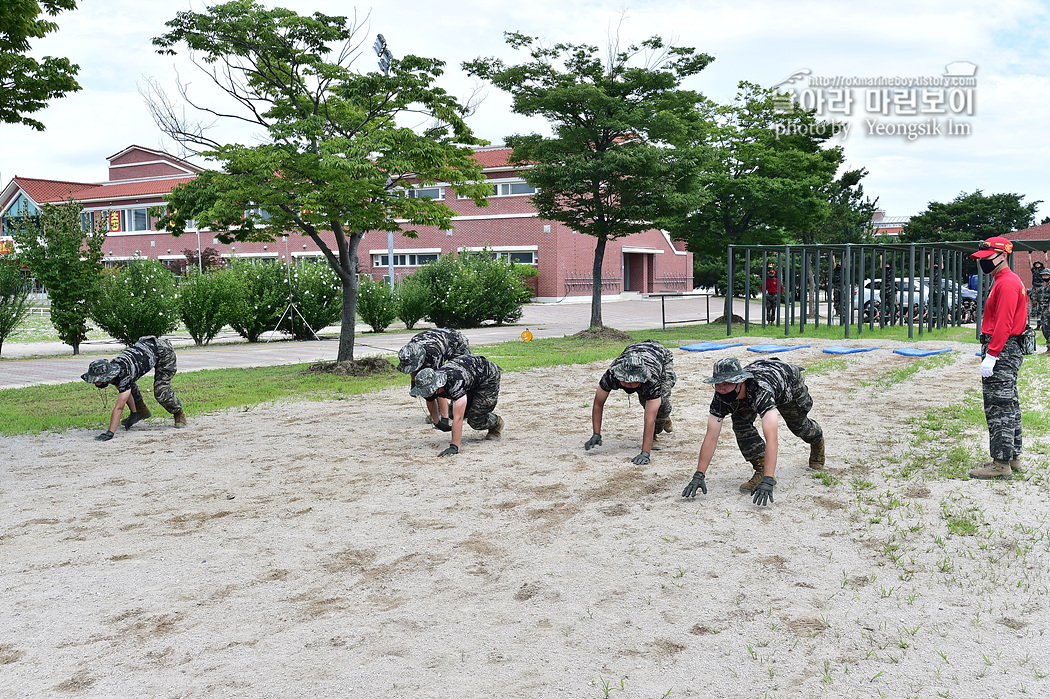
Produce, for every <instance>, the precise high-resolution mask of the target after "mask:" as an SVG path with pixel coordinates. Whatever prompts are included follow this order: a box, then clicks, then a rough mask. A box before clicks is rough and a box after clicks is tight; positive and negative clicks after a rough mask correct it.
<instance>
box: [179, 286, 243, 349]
mask: <svg viewBox="0 0 1050 699" xmlns="http://www.w3.org/2000/svg"><path fill="white" fill-rule="evenodd" d="M236 275H237V273H236V272H235V271H234V270H231V269H206V270H205V271H204V272H201V271H199V270H198V268H197V267H187V268H186V273H185V274H184V275H183V277H182V280H181V282H180V283H179V316H180V317H181V318H182V322H183V323H184V324H185V325H186V330H187V332H189V334H190V337H192V338H193V342H194V343H195V344H197V345H206V344H208V343H209V342H211V341H212V339H213V338H214V337H215V336H216V335H218V334H219V332H220V331H221V330H222V329H223V327H225V326H226V325H227V324H229V322H230V321H231V320H233V318H234V313H235V312H236V310H237V308H238V304H239V292H240V286H239V285H238V283H237V282H238V280H237V276H236Z"/></svg>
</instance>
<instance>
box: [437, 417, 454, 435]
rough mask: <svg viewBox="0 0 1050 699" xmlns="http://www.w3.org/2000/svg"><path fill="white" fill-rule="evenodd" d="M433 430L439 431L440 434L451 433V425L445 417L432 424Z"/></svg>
mask: <svg viewBox="0 0 1050 699" xmlns="http://www.w3.org/2000/svg"><path fill="white" fill-rule="evenodd" d="M434 429H435V430H441V431H442V432H451V431H452V423H451V422H449V419H448V418H447V417H443V418H441V419H439V420H438V421H437V422H436V423H434Z"/></svg>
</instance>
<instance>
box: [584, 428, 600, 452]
mask: <svg viewBox="0 0 1050 699" xmlns="http://www.w3.org/2000/svg"><path fill="white" fill-rule="evenodd" d="M601 445H602V436H601V435H600V434H598V433H597V432H595V433H594V434H592V435H591V438H590V439H588V440H587V443H586V444H584V445H583V448H584V450H585V451H590V450H591V448H592V447H600V446H601Z"/></svg>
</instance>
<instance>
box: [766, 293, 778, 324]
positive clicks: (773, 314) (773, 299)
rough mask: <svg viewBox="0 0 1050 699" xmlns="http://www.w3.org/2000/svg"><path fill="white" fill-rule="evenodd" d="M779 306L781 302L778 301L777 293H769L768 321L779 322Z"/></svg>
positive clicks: (767, 300)
mask: <svg viewBox="0 0 1050 699" xmlns="http://www.w3.org/2000/svg"><path fill="white" fill-rule="evenodd" d="M779 306H780V304H779V303H777V295H776V294H767V295H766V322H767V323H775V322H777V308H778V307H779Z"/></svg>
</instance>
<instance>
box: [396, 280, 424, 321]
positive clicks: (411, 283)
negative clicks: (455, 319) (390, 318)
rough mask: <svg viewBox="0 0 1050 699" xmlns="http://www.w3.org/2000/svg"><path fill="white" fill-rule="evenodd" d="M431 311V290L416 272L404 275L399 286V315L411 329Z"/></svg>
mask: <svg viewBox="0 0 1050 699" xmlns="http://www.w3.org/2000/svg"><path fill="white" fill-rule="evenodd" d="M429 313H430V291H429V290H428V289H427V286H426V284H425V283H424V282H423V280H422V279H421V278H419V277H417V276H416V275H414V274H411V275H409V276H407V277H404V278H403V279H402V280H401V283H400V284H399V285H398V287H397V317H398V318H400V319H401V322H402V323H404V324H405V327H406V328H408V329H409V330H413V329H414V328H415V327H416V323H418V322H419V321H421V320H422V319H423V318H426V317H427V315H428V314H429Z"/></svg>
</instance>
